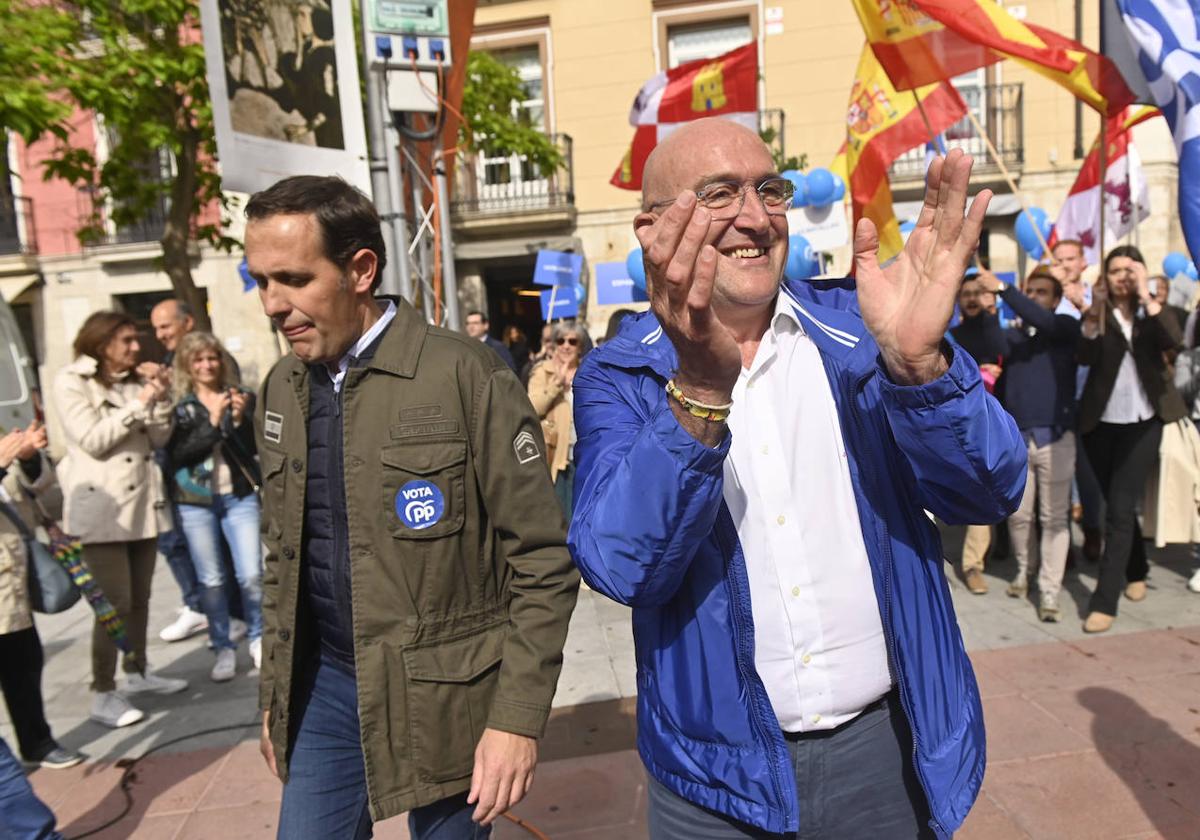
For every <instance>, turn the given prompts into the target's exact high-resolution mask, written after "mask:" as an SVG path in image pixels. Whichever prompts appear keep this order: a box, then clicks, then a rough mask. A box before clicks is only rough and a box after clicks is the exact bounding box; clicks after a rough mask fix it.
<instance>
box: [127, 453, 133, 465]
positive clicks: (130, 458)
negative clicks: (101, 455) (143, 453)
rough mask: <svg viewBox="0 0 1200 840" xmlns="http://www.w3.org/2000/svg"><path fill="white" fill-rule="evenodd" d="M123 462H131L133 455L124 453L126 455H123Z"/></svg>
mask: <svg viewBox="0 0 1200 840" xmlns="http://www.w3.org/2000/svg"><path fill="white" fill-rule="evenodd" d="M125 463H126V464H132V463H133V456H132V455H126V456H125Z"/></svg>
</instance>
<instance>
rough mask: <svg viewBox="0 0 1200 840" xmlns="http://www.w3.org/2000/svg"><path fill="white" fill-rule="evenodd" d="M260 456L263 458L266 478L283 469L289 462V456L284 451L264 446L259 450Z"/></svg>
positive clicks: (263, 469)
mask: <svg viewBox="0 0 1200 840" xmlns="http://www.w3.org/2000/svg"><path fill="white" fill-rule="evenodd" d="M258 457H259V458H261V459H262V471H263V477H264V478H270V477H271V476H273V475H275V473H277V472H279V471H280V470H282V469H283V467H284V464H285V463H286V462H287V456H286V455H284V454H283V453H282V452H276V451H274V450H273V449H267V448H266V447H263V448H262V449H261V450H259V453H258Z"/></svg>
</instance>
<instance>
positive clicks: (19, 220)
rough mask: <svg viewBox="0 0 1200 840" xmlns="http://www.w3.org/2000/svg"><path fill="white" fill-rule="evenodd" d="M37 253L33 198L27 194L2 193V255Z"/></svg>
mask: <svg viewBox="0 0 1200 840" xmlns="http://www.w3.org/2000/svg"><path fill="white" fill-rule="evenodd" d="M36 253H37V237H36V235H35V232H34V226H33V200H32V199H30V198H28V197H26V196H20V197H18V196H13V195H7V194H5V195H0V256H13V255H16V254H36Z"/></svg>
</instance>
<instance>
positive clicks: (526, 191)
mask: <svg viewBox="0 0 1200 840" xmlns="http://www.w3.org/2000/svg"><path fill="white" fill-rule="evenodd" d="M550 139H551V140H553V141H554V143H555V145H557V146H558V149H559V151H560V152H562V156H563V165H562V166H561V167H559V168H558V169H556V170H555V171H554V172H552V173H550V174H549V175H547V174H546V173H543V172H542V171H541V170H540V169H539V168H538V167H537V166H536V165H535V164H531V163H530V162H529V161H528V160H526V159H525V158H524V157H522V156H521V155H488V154H486V153H483V152H477V153H475V154H471V155H463V156H460V157H459V160H458V164H457V166H455V168H454V182H455V183H454V200H453V201H452V202H451V205H450V211H451V213H453V214H454V215H456V216H466V215H476V214H487V213H531V212H539V211H544V210H555V209H560V208H567V207H571V206H573V205H574V204H575V169H574V161H573V160H572V141H571V136H570V135H569V134H551V135H550Z"/></svg>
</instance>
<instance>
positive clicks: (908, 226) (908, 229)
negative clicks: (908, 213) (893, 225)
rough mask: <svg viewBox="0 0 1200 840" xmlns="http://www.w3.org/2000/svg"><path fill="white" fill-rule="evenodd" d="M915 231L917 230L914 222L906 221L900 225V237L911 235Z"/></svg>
mask: <svg viewBox="0 0 1200 840" xmlns="http://www.w3.org/2000/svg"><path fill="white" fill-rule="evenodd" d="M916 229H917V223H916V222H914V221H913V220H912V219H909V220H908V221H905V222H901V223H900V234H901V236H903V235H905V234H909V233H912V232H913V231H914V230H916Z"/></svg>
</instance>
